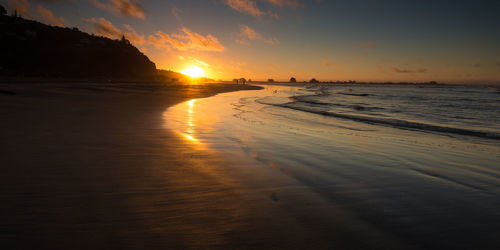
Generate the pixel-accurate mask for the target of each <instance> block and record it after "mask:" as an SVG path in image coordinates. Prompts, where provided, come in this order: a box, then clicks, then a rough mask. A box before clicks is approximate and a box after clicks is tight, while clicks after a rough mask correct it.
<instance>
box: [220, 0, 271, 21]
mask: <svg viewBox="0 0 500 250" xmlns="http://www.w3.org/2000/svg"><path fill="white" fill-rule="evenodd" d="M225 3H226V5H227V6H229V7H231V8H232V9H234V10H236V11H239V12H241V13H244V14H249V15H252V16H256V17H261V16H262V15H263V14H264V13H263V12H262V11H261V10H260V9H259V8H258V7H257V4H256V3H255V2H254V1H252V0H226V1H225Z"/></svg>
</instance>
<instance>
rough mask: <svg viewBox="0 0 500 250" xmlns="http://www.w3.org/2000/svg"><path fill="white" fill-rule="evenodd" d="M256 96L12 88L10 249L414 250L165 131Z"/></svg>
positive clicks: (128, 88)
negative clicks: (183, 111)
mask: <svg viewBox="0 0 500 250" xmlns="http://www.w3.org/2000/svg"><path fill="white" fill-rule="evenodd" d="M251 88H253V87H249V86H241V85H233V84H226V85H210V86H208V85H197V86H181V87H170V88H158V87H157V86H155V85H133V84H128V85H116V84H114V85H107V86H102V85H89V84H75V85H61V84H58V85H36V84H28V85H17V86H13V85H1V86H0V89H2V90H3V91H6V93H7V92H8V94H1V95H0V116H1V117H2V123H1V125H0V132H1V133H0V149H1V152H2V159H1V161H2V164H1V165H2V174H1V175H0V176H1V177H0V178H1V179H0V182H1V191H0V199H1V200H2V203H1V205H0V207H1V217H0V221H1V223H0V234H1V235H2V237H1V240H0V245H1V246H2V248H3V249H26V248H37V249H38V248H50V249H69V248H76V249H110V248H111V249H116V248H118V249H167V248H182V249H186V248H188V249H192V248H341V249H367V248H375V249H391V248H401V247H403V248H411V246H410V245H406V244H403V243H401V242H399V241H398V240H397V239H395V238H394V237H393V236H391V235H387V234H385V233H383V232H380V231H378V230H377V229H375V228H374V227H373V226H371V225H369V224H368V223H366V222H364V221H363V220H361V219H359V218H357V217H356V216H354V215H353V214H351V213H350V212H349V211H346V210H345V209H342V208H341V207H339V206H336V205H335V202H331V201H327V200H325V199H323V198H321V197H322V196H321V195H319V194H317V193H315V191H312V190H310V189H308V188H307V187H304V186H303V185H300V184H298V183H296V180H294V179H293V178H289V177H287V176H286V175H282V174H279V171H275V169H273V168H269V167H267V166H260V165H255V163H254V162H242V161H241V160H240V159H238V158H234V157H232V156H228V155H220V154H219V153H217V152H213V151H210V150H207V149H205V148H200V147H197V146H196V145H193V144H192V143H189V141H186V140H185V139H183V138H182V137H181V136H179V135H178V134H176V133H174V132H172V131H169V130H168V129H165V127H164V124H163V117H162V114H163V112H164V111H165V110H166V108H167V107H168V106H170V105H173V104H175V103H178V102H180V101H184V100H188V99H191V98H198V97H204V96H210V95H213V94H216V93H219V92H226V91H235V90H241V89H251ZM276 167H279V166H276Z"/></svg>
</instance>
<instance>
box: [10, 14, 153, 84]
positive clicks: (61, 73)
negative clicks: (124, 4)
mask: <svg viewBox="0 0 500 250" xmlns="http://www.w3.org/2000/svg"><path fill="white" fill-rule="evenodd" d="M0 46H1V51H0V54H1V56H0V76H14V77H70V78H85V79H93V78H97V79H99V78H103V79H129V80H143V79H154V78H156V76H157V71H156V66H155V64H154V63H153V62H151V61H150V60H149V58H148V57H147V56H145V55H144V54H143V53H141V52H140V51H139V50H138V49H137V48H136V47H134V46H133V45H132V44H130V42H128V41H127V40H126V39H122V40H112V39H109V38H105V37H99V36H94V35H89V34H87V33H84V32H81V31H79V30H78V29H76V28H72V29H71V28H60V27H53V26H49V25H45V24H42V23H39V22H36V21H31V20H26V19H23V18H20V17H14V16H6V15H0Z"/></svg>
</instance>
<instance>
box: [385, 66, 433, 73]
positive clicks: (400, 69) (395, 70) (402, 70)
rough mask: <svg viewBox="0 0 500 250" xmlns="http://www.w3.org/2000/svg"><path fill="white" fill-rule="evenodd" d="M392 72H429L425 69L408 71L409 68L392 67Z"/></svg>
mask: <svg viewBox="0 0 500 250" xmlns="http://www.w3.org/2000/svg"><path fill="white" fill-rule="evenodd" d="M392 70H393V71H394V72H396V73H425V72H427V69H424V68H418V69H416V70H412V69H407V68H398V67H392Z"/></svg>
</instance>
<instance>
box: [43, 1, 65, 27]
mask: <svg viewBox="0 0 500 250" xmlns="http://www.w3.org/2000/svg"><path fill="white" fill-rule="evenodd" d="M37 11H38V14H39V15H40V19H41V20H42V21H44V22H45V23H48V24H51V25H55V26H59V27H65V26H67V25H68V23H69V22H68V21H67V20H66V19H65V18H64V17H56V16H54V14H53V13H52V11H50V10H48V9H46V8H44V7H42V6H40V5H38V8H37Z"/></svg>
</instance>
